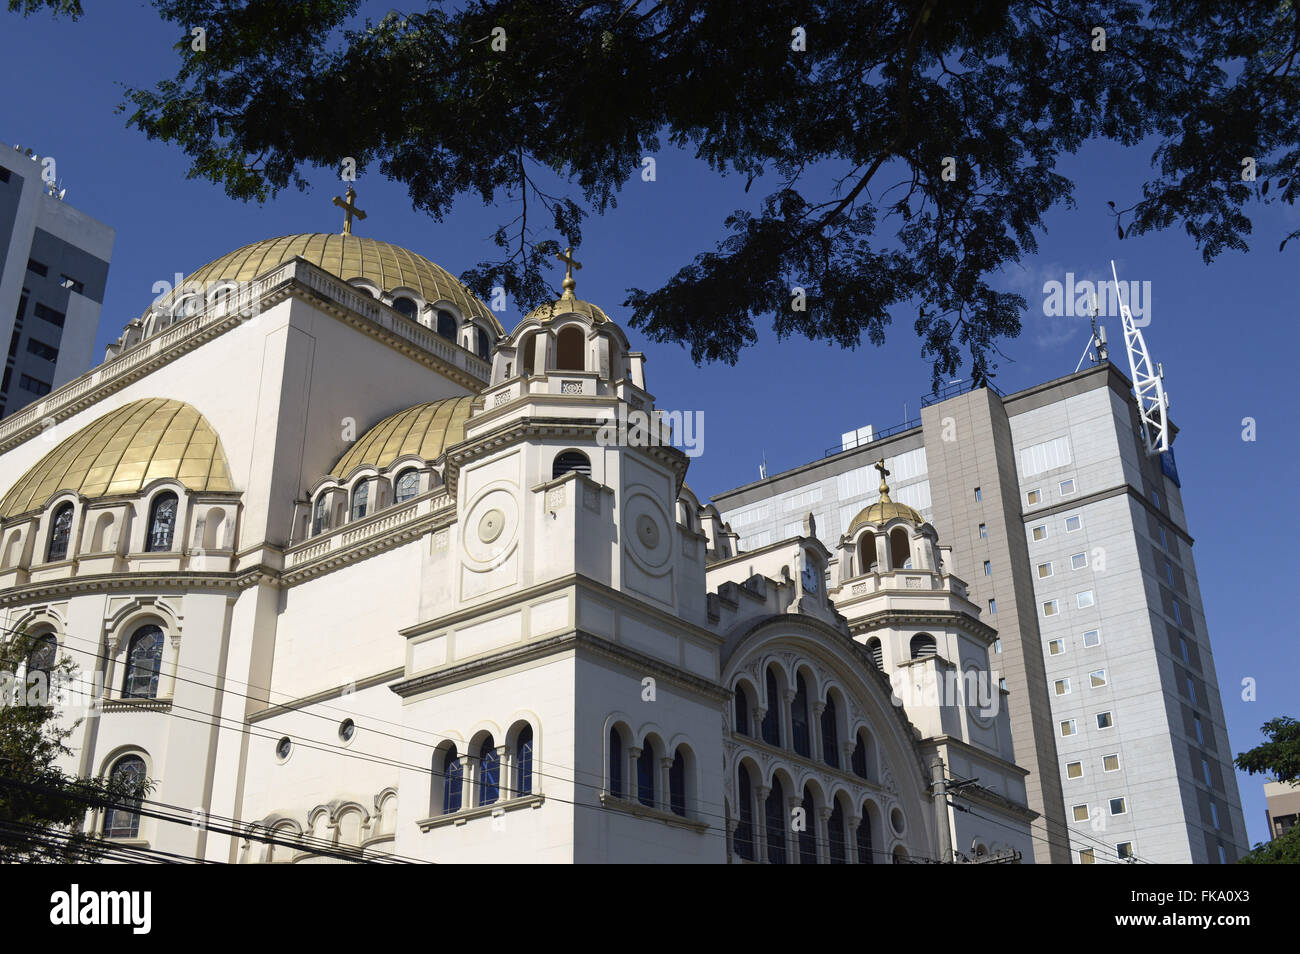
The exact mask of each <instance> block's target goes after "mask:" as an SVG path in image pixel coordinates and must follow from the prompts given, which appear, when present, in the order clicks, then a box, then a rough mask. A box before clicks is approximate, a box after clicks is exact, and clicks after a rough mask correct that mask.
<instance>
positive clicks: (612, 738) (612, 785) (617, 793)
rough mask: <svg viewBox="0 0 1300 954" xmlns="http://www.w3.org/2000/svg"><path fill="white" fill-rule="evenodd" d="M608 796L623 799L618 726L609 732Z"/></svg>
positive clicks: (620, 735)
mask: <svg viewBox="0 0 1300 954" xmlns="http://www.w3.org/2000/svg"><path fill="white" fill-rule="evenodd" d="M609 794H611V795H613V796H614V797H615V798H622V797H623V736H622V734H621V733H620V732H619V731H618V726H611V727H610V730H609Z"/></svg>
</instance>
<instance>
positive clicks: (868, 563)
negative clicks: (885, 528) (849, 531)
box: [858, 533, 879, 573]
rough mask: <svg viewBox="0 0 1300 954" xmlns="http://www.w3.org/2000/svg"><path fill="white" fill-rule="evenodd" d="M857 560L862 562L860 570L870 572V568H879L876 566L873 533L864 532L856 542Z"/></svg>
mask: <svg viewBox="0 0 1300 954" xmlns="http://www.w3.org/2000/svg"><path fill="white" fill-rule="evenodd" d="M858 562H859V563H861V564H862V572H863V573H870V572H871V570H872V568H875V569H879V567H877V566H876V562H877V557H876V535H875V534H874V533H865V534H863V535H862V539H861V540H860V541H859V542H858Z"/></svg>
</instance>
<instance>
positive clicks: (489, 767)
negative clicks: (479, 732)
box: [478, 735, 501, 805]
mask: <svg viewBox="0 0 1300 954" xmlns="http://www.w3.org/2000/svg"><path fill="white" fill-rule="evenodd" d="M500 797H501V756H499V755H497V749H496V744H495V743H494V742H493V740H492V736H490V735H489V736H488V737H487V738H486V739H484V740H483V744H482V745H480V746H479V748H478V803H479V804H480V805H495V804H496V801H497V799H498V798H500Z"/></svg>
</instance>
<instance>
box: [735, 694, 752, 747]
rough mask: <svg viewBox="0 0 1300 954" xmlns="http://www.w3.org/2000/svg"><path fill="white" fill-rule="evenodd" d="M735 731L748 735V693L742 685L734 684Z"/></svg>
mask: <svg viewBox="0 0 1300 954" xmlns="http://www.w3.org/2000/svg"><path fill="white" fill-rule="evenodd" d="M736 731H737V732H739V733H740V734H741V735H749V693H748V692H746V691H745V687H744V686H736Z"/></svg>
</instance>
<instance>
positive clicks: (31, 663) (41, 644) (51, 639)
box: [27, 633, 59, 675]
mask: <svg viewBox="0 0 1300 954" xmlns="http://www.w3.org/2000/svg"><path fill="white" fill-rule="evenodd" d="M58 654H59V641H58V639H57V638H55V636H54V634H53V633H46V634H44V635H43V636H37V637H35V638H34V639H33V640H32V645H31V648H29V649H28V650H27V674H28V675H31V674H32V673H34V672H43V673H45V674H46V675H49V673H50V670H51V669H53V668H54V659H55V657H56V656H58Z"/></svg>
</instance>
